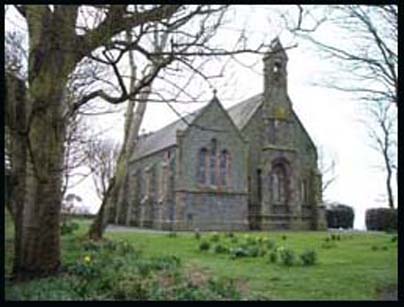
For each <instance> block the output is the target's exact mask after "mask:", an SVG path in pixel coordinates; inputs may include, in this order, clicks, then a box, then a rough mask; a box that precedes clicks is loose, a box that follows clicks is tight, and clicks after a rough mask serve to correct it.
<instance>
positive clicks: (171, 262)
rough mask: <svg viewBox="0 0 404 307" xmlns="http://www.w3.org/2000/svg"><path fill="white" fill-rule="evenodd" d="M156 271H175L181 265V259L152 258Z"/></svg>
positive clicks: (172, 257)
mask: <svg viewBox="0 0 404 307" xmlns="http://www.w3.org/2000/svg"><path fill="white" fill-rule="evenodd" d="M151 260H152V264H153V265H152V266H153V269H154V270H175V269H176V268H178V267H179V266H180V264H181V259H180V258H178V257H177V256H175V255H166V256H159V257H155V258H151Z"/></svg>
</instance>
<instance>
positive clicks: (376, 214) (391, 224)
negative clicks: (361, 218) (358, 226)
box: [365, 208, 397, 231]
mask: <svg viewBox="0 0 404 307" xmlns="http://www.w3.org/2000/svg"><path fill="white" fill-rule="evenodd" d="M365 222H366V228H367V230H380V231H391V230H397V210H396V209H390V208H373V209H368V210H366V215H365Z"/></svg>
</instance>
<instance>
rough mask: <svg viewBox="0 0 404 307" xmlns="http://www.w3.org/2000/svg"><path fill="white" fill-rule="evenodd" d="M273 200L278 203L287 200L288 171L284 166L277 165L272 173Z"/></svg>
mask: <svg viewBox="0 0 404 307" xmlns="http://www.w3.org/2000/svg"><path fill="white" fill-rule="evenodd" d="M271 192H272V193H271V194H272V200H273V201H274V202H276V203H283V202H285V200H286V171H285V168H284V166H282V165H277V166H275V167H274V168H273V171H272V175H271Z"/></svg>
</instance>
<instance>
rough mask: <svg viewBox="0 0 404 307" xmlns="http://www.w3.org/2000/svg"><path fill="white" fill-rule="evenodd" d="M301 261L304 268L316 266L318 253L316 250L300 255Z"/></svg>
mask: <svg viewBox="0 0 404 307" xmlns="http://www.w3.org/2000/svg"><path fill="white" fill-rule="evenodd" d="M300 260H301V261H302V264H303V265H304V266H309V265H314V264H316V262H317V252H316V251H315V250H306V251H305V252H303V253H302V254H301V255H300Z"/></svg>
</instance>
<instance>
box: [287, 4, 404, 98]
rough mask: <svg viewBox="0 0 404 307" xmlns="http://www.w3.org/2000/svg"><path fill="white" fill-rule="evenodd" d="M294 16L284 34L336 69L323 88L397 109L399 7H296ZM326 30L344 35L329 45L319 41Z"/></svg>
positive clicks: (325, 40)
mask: <svg viewBox="0 0 404 307" xmlns="http://www.w3.org/2000/svg"><path fill="white" fill-rule="evenodd" d="M297 15H298V18H292V19H291V20H292V21H295V22H291V21H290V20H289V19H288V18H287V17H285V20H286V21H287V22H286V24H287V27H288V29H289V30H290V31H291V32H292V33H294V34H295V35H297V37H299V38H303V39H306V40H308V41H310V42H311V43H313V44H314V46H315V47H317V49H318V51H319V52H320V54H321V55H322V56H324V57H325V58H326V59H328V60H330V61H332V62H334V63H335V64H336V66H335V67H336V68H338V69H336V70H335V75H334V76H331V78H330V76H328V80H322V81H320V84H321V85H325V86H328V87H331V88H334V89H338V90H341V91H344V92H350V93H355V94H356V95H357V97H358V98H360V99H363V100H366V101H376V102H379V101H385V102H387V103H393V104H394V105H396V106H398V98H397V92H398V72H397V69H398V45H397V43H398V7H397V5H394V4H391V5H367V6H364V5H335V6H329V7H327V8H324V7H322V6H317V7H313V6H301V5H299V6H298V7H297ZM325 27H327V31H333V30H338V32H339V33H342V34H339V36H335V35H332V40H331V39H328V40H327V39H326V38H324V37H325V36H323V38H321V39H320V38H318V37H317V36H316V34H317V33H318V32H319V31H320V30H321V29H322V28H325ZM334 33H335V32H334ZM329 37H331V36H330V35H329V36H328V38H329Z"/></svg>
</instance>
